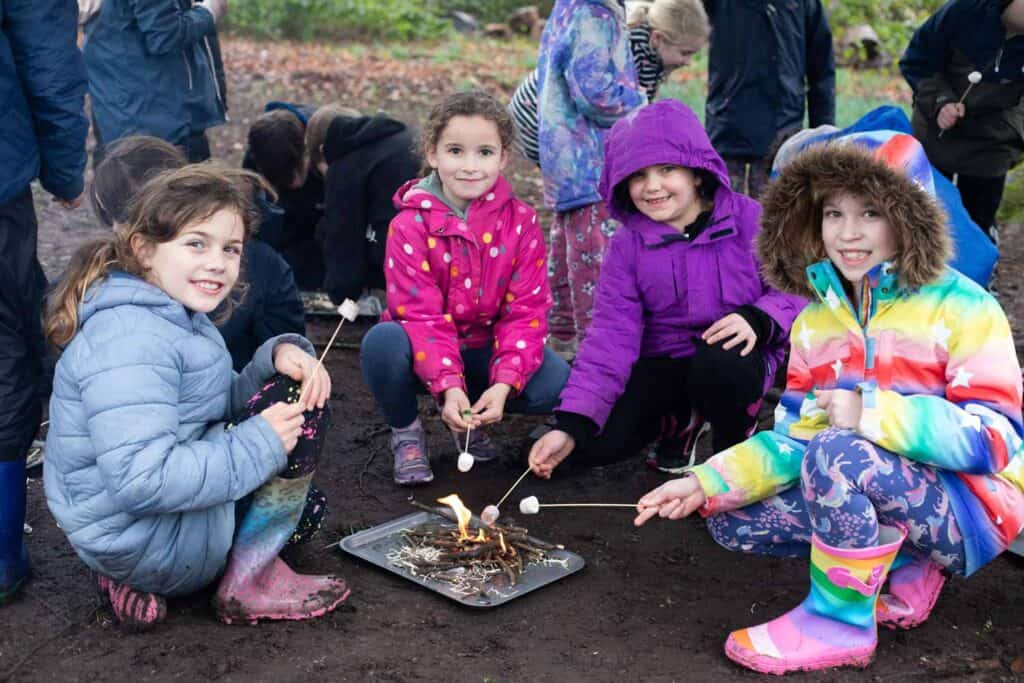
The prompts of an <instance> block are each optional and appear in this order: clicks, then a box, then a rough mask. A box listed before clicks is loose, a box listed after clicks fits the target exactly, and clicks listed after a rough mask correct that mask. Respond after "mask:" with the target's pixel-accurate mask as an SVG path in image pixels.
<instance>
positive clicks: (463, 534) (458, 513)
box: [437, 493, 487, 541]
mask: <svg viewBox="0 0 1024 683" xmlns="http://www.w3.org/2000/svg"><path fill="white" fill-rule="evenodd" d="M437 502H438V503H441V504H442V505H447V506H448V507H450V508H451V509H452V511H453V512H454V513H455V519H457V520H458V521H459V540H460V541H470V540H474V539H473V537H472V536H470V535H469V520H470V519H472V518H473V513H472V511H471V510H470V509H469V508H468V507H466V506H465V505H464V504H463V503H462V499H461V498H459V497H458V496H457V495H456V494H454V493H453V494H451V495H449V496H445V497H444V498H438V499H437ZM480 533H481V534H483V533H484V530H483V529H481V530H480ZM486 539H487V537H486V536H485V537H484V538H483V539H482V540H486Z"/></svg>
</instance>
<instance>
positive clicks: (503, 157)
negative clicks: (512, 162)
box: [498, 147, 509, 171]
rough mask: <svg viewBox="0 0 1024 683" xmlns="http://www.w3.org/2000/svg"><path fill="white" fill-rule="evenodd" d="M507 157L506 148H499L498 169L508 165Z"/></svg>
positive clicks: (502, 169)
mask: <svg viewBox="0 0 1024 683" xmlns="http://www.w3.org/2000/svg"><path fill="white" fill-rule="evenodd" d="M508 159H509V154H508V149H507V148H505V147H502V148H501V166H500V167H499V169H498V170H501V171H504V170H505V167H506V166H508Z"/></svg>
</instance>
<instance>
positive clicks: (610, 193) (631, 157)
mask: <svg viewBox="0 0 1024 683" xmlns="http://www.w3.org/2000/svg"><path fill="white" fill-rule="evenodd" d="M604 159H605V162H604V170H603V171H602V172H601V182H600V184H599V186H598V191H599V192H600V193H601V198H602V199H604V202H605V204H606V205H607V206H608V210H609V211H610V212H611V214H612V217H614V218H615V219H616V220H618V221H620V222H622V223H625V222H627V221H628V220H629V219H630V218H631V217H633V216H635V215H636V211H634V210H632V208H631V207H626V206H622V205H621V204H620V203H616V202H615V197H614V194H615V186H616V185H618V184H619V183H621V182H622V181H623V180H625V179H626V178H628V177H629V176H631V175H633V174H634V173H636V172H637V171H639V170H640V169H642V168H646V167H648V166H654V165H655V164H675V165H677V166H685V167H686V168H693V169H698V168H699V169H703V170H705V171H707V172H709V173H711V174H712V175H713V176H714V177H715V178H716V179H717V180H718V190H717V192H716V197H715V204H716V205H718V204H719V201H718V199H719V197H718V196H717V194H718V193H720V192H722V190H723V189H724V190H725V191H726V192H729V172H728V170H726V167H725V162H724V161H722V157H720V156H718V152H716V151H715V148H714V147H712V146H711V140H710V139H708V134H707V133H706V132H704V127H703V126H702V125H701V123H700V119H698V118H697V115H696V114H694V113H693V110H692V109H690V108H689V107H687V106H686V105H685V104H683V103H682V102H680V101H678V100H669V99H666V100H659V101H657V102H655V103H654V104H650V105H647V106H646V107H641V108H640V109H636V110H634V111H633V112H632V113H630V114H629V115H627V116H626V117H624V118H621V119H619V120H618V121H617V122H616V123H615V125H614V126H612V129H611V132H610V133H608V136H607V137H606V138H605V141H604Z"/></svg>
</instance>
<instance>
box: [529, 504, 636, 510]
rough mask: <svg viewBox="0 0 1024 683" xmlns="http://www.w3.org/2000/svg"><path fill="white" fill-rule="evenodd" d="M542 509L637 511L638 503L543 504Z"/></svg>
mask: <svg viewBox="0 0 1024 683" xmlns="http://www.w3.org/2000/svg"><path fill="white" fill-rule="evenodd" d="M538 507H542V508H630V509H633V510H636V503H542V504H540V505H538Z"/></svg>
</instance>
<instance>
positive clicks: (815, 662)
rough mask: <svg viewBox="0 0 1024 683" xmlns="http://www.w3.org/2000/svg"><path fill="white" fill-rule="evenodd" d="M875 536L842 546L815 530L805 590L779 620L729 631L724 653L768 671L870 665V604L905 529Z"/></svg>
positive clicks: (873, 634)
mask: <svg viewBox="0 0 1024 683" xmlns="http://www.w3.org/2000/svg"><path fill="white" fill-rule="evenodd" d="M878 537H879V538H878V540H879V545H877V546H873V547H870V548H857V549H847V548H833V547H831V546H829V545H826V544H825V543H824V542H823V541H822V540H821V539H820V538H818V536H817V534H815V535H814V536H813V538H812V540H811V591H810V594H809V595H808V596H807V597H806V598H805V599H804V601H803V602H802V603H800V604H799V605H797V606H796V607H795V608H794V609H792V610H790V611H789V612H787V613H786V614H783V615H782V616H781V617H779V618H778V619H773V620H772V621H769V622H768V623H765V624H761V625H759V626H752V627H750V628H745V629H741V630H739V631H733V632H732V633H731V634H729V638H728V640H726V642H725V654H726V656H728V657H729V659H731V660H733V661H734V662H737V663H739V664H742V665H743V666H745V667H747V668H748V669H753V670H754V671H760V672H761V673H769V674H784V673H787V672H789V671H817V670H820V669H828V668H831V667H835V666H859V667H864V666H867V665H868V664H870V663H871V660H872V659H873V658H874V656H875V648H876V647H877V646H878V628H877V626H876V623H875V603H876V601H877V599H878V594H879V592H880V591H881V589H882V584H883V583H885V576H886V574H887V572H888V571H889V567H890V566H891V565H892V562H893V560H894V559H895V557H896V553H897V551H898V550H899V548H900V544H902V543H903V539H904V538H906V533H905V532H904V531H903V530H902V529H897V528H895V527H886V526H882V527H880V528H879V533H878Z"/></svg>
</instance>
